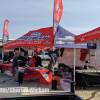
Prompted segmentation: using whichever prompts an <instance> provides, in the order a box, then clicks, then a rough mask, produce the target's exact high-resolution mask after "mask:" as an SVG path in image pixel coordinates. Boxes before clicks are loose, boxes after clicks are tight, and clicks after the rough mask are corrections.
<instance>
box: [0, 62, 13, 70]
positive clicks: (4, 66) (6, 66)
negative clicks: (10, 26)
mask: <svg viewBox="0 0 100 100" xmlns="http://www.w3.org/2000/svg"><path fill="white" fill-rule="evenodd" d="M0 66H1V67H2V70H3V71H5V70H10V71H12V67H13V65H12V63H9V64H3V63H0Z"/></svg>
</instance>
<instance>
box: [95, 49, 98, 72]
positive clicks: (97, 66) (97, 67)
mask: <svg viewBox="0 0 100 100" xmlns="http://www.w3.org/2000/svg"><path fill="white" fill-rule="evenodd" d="M95 66H96V70H98V66H97V49H95Z"/></svg>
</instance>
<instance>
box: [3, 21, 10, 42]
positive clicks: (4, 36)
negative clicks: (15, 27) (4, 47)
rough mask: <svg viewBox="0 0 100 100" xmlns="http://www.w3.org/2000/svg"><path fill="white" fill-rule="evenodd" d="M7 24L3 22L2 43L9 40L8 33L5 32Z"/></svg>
mask: <svg viewBox="0 0 100 100" xmlns="http://www.w3.org/2000/svg"><path fill="white" fill-rule="evenodd" d="M8 23H9V21H8V20H5V23H4V29H3V43H6V42H8V39H9V34H8V31H7V28H8Z"/></svg>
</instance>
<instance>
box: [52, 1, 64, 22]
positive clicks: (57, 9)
mask: <svg viewBox="0 0 100 100" xmlns="http://www.w3.org/2000/svg"><path fill="white" fill-rule="evenodd" d="M62 13H63V5H62V0H55V6H54V20H55V21H57V22H58V23H59V22H60V19H61V16H62Z"/></svg>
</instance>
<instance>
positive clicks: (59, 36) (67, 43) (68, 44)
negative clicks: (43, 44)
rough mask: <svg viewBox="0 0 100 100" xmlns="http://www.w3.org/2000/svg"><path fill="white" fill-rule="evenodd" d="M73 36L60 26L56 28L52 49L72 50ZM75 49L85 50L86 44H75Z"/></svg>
mask: <svg viewBox="0 0 100 100" xmlns="http://www.w3.org/2000/svg"><path fill="white" fill-rule="evenodd" d="M74 38H75V34H73V33H71V32H69V31H67V30H66V29H64V28H62V27H61V26H58V27H57V33H56V37H55V39H54V47H59V48H74ZM76 48H87V44H77V45H76Z"/></svg>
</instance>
